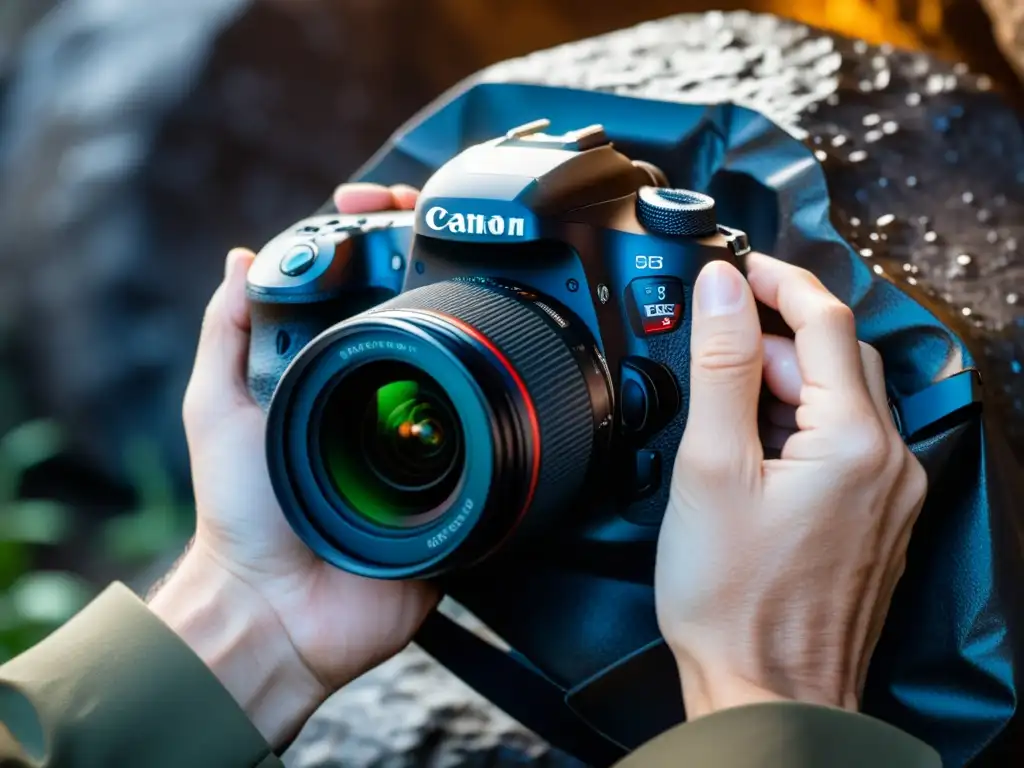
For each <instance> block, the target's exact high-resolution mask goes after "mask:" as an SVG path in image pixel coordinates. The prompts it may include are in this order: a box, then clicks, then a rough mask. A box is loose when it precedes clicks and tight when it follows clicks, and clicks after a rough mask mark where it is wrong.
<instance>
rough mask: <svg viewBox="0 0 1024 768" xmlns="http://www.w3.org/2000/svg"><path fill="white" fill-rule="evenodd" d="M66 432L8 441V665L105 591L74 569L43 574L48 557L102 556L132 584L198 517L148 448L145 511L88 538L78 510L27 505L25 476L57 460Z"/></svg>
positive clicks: (37, 427)
mask: <svg viewBox="0 0 1024 768" xmlns="http://www.w3.org/2000/svg"><path fill="white" fill-rule="evenodd" d="M62 447H63V446H62V442H61V437H60V430H59V429H58V428H57V427H56V425H54V424H53V423H52V422H49V421H30V422H25V423H22V424H20V425H18V426H17V427H15V428H13V429H11V430H9V431H8V432H7V433H6V434H5V435H3V436H2V437H0V661H2V660H4V659H7V658H10V657H12V656H14V655H16V654H18V653H20V652H21V651H22V650H24V649H25V648H28V647H29V646H31V645H33V644H35V643H37V642H39V640H41V639H42V638H43V637H45V636H46V635H48V634H49V633H50V632H52V631H53V630H54V629H55V628H57V627H58V626H60V625H61V624H63V623H64V622H65V621H67V619H69V618H70V617H71V616H72V615H73V614H74V613H75V612H77V611H78V610H79V609H80V608H82V607H83V606H84V605H85V604H86V603H87V602H88V601H89V600H90V599H91V598H92V597H93V596H94V595H95V594H96V593H97V591H98V589H99V588H100V587H101V586H102V585H97V584H91V583H89V582H88V581H87V580H86V579H85V578H83V577H82V576H81V575H79V574H76V573H72V572H69V571H67V570H60V569H49V570H40V569H39V562H40V559H41V556H42V555H43V554H45V553H46V552H47V551H50V552H53V551H58V548H60V547H61V546H62V545H63V546H65V547H66V546H68V545H69V544H70V545H74V546H76V547H86V548H87V550H85V551H95V550H96V549H98V551H99V553H100V555H101V559H102V560H103V562H104V564H105V565H107V566H110V567H112V568H113V570H114V572H116V573H118V575H119V576H121V577H128V576H130V575H132V573H133V572H136V571H137V570H138V569H140V568H141V567H142V566H143V565H145V564H146V563H148V562H150V561H151V560H152V559H154V558H155V557H157V556H159V555H161V554H163V553H166V552H167V551H168V550H169V549H171V548H172V547H175V546H180V544H181V543H182V542H183V541H184V540H185V539H186V538H187V535H188V530H189V529H190V528H191V525H192V513H191V511H190V510H187V509H185V508H183V507H182V505H180V504H179V503H178V502H177V500H176V499H175V498H174V493H173V489H172V486H171V483H170V480H169V478H168V477H167V473H166V471H165V470H164V467H163V464H162V462H161V461H160V455H159V452H158V451H157V450H156V449H155V448H154V447H153V446H152V444H149V443H145V442H140V443H139V444H138V445H135V446H133V447H132V450H130V451H129V452H128V454H129V460H128V471H129V474H130V476H131V478H132V479H133V480H134V485H135V487H136V490H137V499H138V504H137V506H136V509H135V510H134V511H133V512H131V513H129V514H126V515H121V516H118V517H115V518H113V519H111V520H110V521H109V522H108V523H106V524H105V525H104V526H103V527H102V528H101V529H100V531H99V533H98V534H95V536H94V537H87V538H83V526H82V525H81V524H80V522H81V521H79V520H77V519H76V516H75V513H74V510H73V509H70V508H68V507H66V506H64V505H62V504H59V503H56V502H53V501H47V500H43V499H20V498H18V492H19V488H20V485H21V480H22V477H23V476H24V474H25V472H26V471H28V470H30V469H32V468H34V467H37V466H39V465H40V464H41V463H43V462H45V461H47V460H49V459H51V458H54V457H55V456H57V455H58V454H59V453H60V451H61V449H62Z"/></svg>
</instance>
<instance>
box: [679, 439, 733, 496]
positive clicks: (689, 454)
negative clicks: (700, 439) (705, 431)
mask: <svg viewBox="0 0 1024 768" xmlns="http://www.w3.org/2000/svg"><path fill="white" fill-rule="evenodd" d="M676 466H677V467H679V470H680V471H679V472H678V476H679V480H680V481H681V482H683V483H684V484H687V483H690V482H694V481H698V482H700V483H701V484H711V485H714V484H716V483H718V482H720V481H723V480H725V479H726V478H727V477H729V476H731V474H732V473H733V461H732V457H730V456H727V455H725V454H724V453H723V452H721V451H716V450H712V449H709V446H707V445H706V444H703V445H699V446H697V445H694V441H688V440H685V439H684V441H683V444H682V445H681V446H680V447H679V452H678V454H677V456H676Z"/></svg>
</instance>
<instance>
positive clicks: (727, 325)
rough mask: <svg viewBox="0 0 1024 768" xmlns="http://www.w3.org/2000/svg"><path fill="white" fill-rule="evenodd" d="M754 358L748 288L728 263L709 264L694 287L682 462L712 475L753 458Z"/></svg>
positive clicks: (756, 455)
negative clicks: (688, 389)
mask: <svg viewBox="0 0 1024 768" xmlns="http://www.w3.org/2000/svg"><path fill="white" fill-rule="evenodd" d="M761 359H762V342H761V325H760V323H759V321H758V318H757V309H756V305H755V304H754V297H753V295H752V294H751V292H750V288H749V287H748V286H747V283H746V281H745V280H744V279H743V276H742V275H741V274H740V273H739V270H737V269H736V268H735V267H733V266H732V265H731V264H729V263H727V262H725V261H713V262H711V263H710V264H708V265H707V266H705V267H704V269H703V270H701V273H700V275H699V276H698V277H697V282H696V284H695V286H694V300H693V318H692V324H691V330H690V404H689V415H688V418H687V423H686V430H685V432H684V434H683V445H682V446H681V447H680V452H679V453H680V455H681V456H682V457H683V458H682V459H681V461H682V462H684V463H686V464H687V465H688V466H689V467H691V468H695V469H696V471H698V472H700V471H703V472H704V473H705V474H708V475H713V474H716V470H719V471H728V470H729V468H730V467H731V468H733V469H734V470H736V471H739V472H742V471H744V467H743V465H744V462H746V463H748V464H749V463H751V462H752V461H754V460H756V461H757V462H759V461H760V459H761V458H762V457H763V456H762V452H761V442H760V437H759V435H758V428H757V411H758V400H759V396H760V392H761ZM678 466H680V465H679V464H678V463H677V467H678Z"/></svg>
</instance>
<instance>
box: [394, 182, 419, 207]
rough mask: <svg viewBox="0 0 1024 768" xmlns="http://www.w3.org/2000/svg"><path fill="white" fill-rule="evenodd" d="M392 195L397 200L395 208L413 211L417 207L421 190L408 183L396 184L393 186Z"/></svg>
mask: <svg viewBox="0 0 1024 768" xmlns="http://www.w3.org/2000/svg"><path fill="white" fill-rule="evenodd" d="M391 195H392V197H393V198H394V201H395V208H396V209H397V210H399V211H411V210H412V209H413V208H415V207H416V200H417V199H418V198H419V196H420V191H419V190H418V189H416V188H415V187H410V186H409V185H408V184H395V185H394V186H393V187H391Z"/></svg>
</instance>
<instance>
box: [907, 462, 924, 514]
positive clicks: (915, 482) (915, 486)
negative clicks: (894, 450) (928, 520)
mask: <svg viewBox="0 0 1024 768" xmlns="http://www.w3.org/2000/svg"><path fill="white" fill-rule="evenodd" d="M905 453H906V464H907V470H906V472H905V479H904V487H905V488H906V493H907V495H908V496H909V497H910V499H911V501H912V502H913V503H914V505H915V506H917V505H920V504H921V502H923V501H924V499H925V497H926V496H927V495H928V473H927V472H926V471H925V468H924V467H923V466H922V465H921V462H920V461H918V460H917V457H916V456H914V454H912V453H911V452H910V451H909V450H905Z"/></svg>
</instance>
